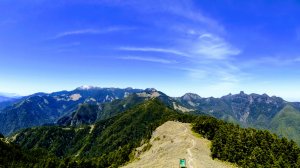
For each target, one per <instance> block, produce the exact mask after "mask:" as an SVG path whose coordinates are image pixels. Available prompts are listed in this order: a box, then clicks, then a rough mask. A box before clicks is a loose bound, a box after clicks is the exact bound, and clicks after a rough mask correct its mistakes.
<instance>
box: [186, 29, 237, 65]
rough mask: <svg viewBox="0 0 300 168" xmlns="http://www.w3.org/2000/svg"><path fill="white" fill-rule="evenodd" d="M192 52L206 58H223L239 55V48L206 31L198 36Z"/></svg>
mask: <svg viewBox="0 0 300 168" xmlns="http://www.w3.org/2000/svg"><path fill="white" fill-rule="evenodd" d="M192 52H193V53H195V54H196V55H199V56H202V57H205V58H207V59H217V60H223V59H228V58H229V57H230V56H235V55H239V54H240V53H241V50H239V49H237V48H235V47H233V46H232V45H231V44H230V43H228V42H227V41H225V40H224V39H222V38H220V37H218V36H216V35H213V34H208V33H206V34H202V35H200V36H199V38H198V40H197V41H196V42H195V45H194V47H193V49H192Z"/></svg>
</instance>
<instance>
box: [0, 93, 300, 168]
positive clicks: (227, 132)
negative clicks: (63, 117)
mask: <svg viewBox="0 0 300 168" xmlns="http://www.w3.org/2000/svg"><path fill="white" fill-rule="evenodd" d="M169 120H176V121H181V122H187V123H192V124H193V130H194V131H195V132H198V133H199V134H201V135H202V136H203V137H205V138H208V139H210V140H212V147H211V151H212V157H213V158H218V159H220V160H226V161H229V162H233V163H236V164H237V165H239V166H241V167H299V165H300V149H299V147H298V146H297V145H296V144H295V143H294V142H293V141H288V140H287V139H286V138H278V137H277V136H276V135H274V134H271V133H269V132H268V131H261V130H255V129H251V128H247V129H245V128H240V127H239V126H237V125H234V124H231V123H226V122H224V121H221V120H218V119H215V118H213V117H208V116H194V115H187V114H182V113H179V112H176V111H174V110H172V109H171V108H169V107H167V106H166V105H165V104H164V103H162V102H161V101H160V100H158V99H151V100H149V101H145V102H144V103H142V104H140V105H137V106H135V107H133V108H131V109H129V110H127V111H126V112H124V113H121V114H119V115H117V116H115V117H112V118H109V119H106V120H102V121H99V122H96V123H95V124H93V125H81V126H76V127H61V126H43V127H35V128H28V129H25V130H22V131H20V132H18V133H17V134H16V135H14V136H13V143H6V142H4V139H3V138H1V139H2V140H1V142H0V154H1V155H0V165H3V166H5V167H119V166H120V165H123V164H125V163H126V162H128V161H129V160H130V159H131V155H132V151H133V150H134V149H135V148H136V147H139V146H140V145H141V144H142V143H145V142H147V140H149V139H150V137H151V135H152V133H153V131H154V130H155V129H156V128H157V127H158V126H160V125H161V124H163V123H164V122H166V121H169ZM11 139H12V137H11Z"/></svg>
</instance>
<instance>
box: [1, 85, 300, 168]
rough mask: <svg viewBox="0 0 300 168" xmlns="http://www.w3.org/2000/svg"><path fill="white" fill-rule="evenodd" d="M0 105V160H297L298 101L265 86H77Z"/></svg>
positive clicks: (80, 163) (72, 163) (165, 163)
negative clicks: (216, 91) (230, 90)
mask: <svg viewBox="0 0 300 168" xmlns="http://www.w3.org/2000/svg"><path fill="white" fill-rule="evenodd" d="M0 107H1V108H0V109H1V110H0V122H1V125H0V131H1V132H2V133H3V134H4V135H5V136H6V137H4V136H2V135H1V137H0V138H1V140H0V156H1V157H0V165H1V166H3V167H122V166H125V167H153V166H154V167H173V165H175V167H177V166H178V164H179V159H180V158H185V159H186V161H187V162H186V164H187V166H188V167H189V168H190V167H194V168H196V167H233V166H235V165H236V166H239V167H260V166H263V167H299V166H300V148H299V146H298V145H299V142H300V129H299V128H300V126H299V123H300V112H299V109H300V103H297V102H287V101H285V100H283V99H282V98H280V97H275V96H272V97H270V96H268V95H266V94H264V95H258V94H250V95H248V94H245V93H244V92H241V93H239V94H235V95H232V94H229V95H226V96H223V97H221V98H213V97H209V98H202V97H200V96H198V95H196V94H192V93H187V94H185V95H183V96H182V97H170V96H168V95H166V94H164V93H163V92H161V91H158V90H156V89H153V88H148V89H133V88H125V89H120V88H100V87H79V88H77V89H75V90H73V91H60V92H54V93H50V94H47V93H36V94H33V95H30V96H26V97H21V98H18V99H13V100H9V101H4V102H1V103H0ZM174 121H176V122H174ZM274 133H275V134H274ZM297 143H298V145H297ZM228 162H230V163H228Z"/></svg>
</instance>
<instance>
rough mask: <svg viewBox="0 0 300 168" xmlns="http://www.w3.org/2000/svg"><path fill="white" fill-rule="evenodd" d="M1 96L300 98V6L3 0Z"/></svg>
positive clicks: (180, 0) (226, 0)
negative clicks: (153, 92)
mask: <svg viewBox="0 0 300 168" xmlns="http://www.w3.org/2000/svg"><path fill="white" fill-rule="evenodd" d="M0 11H1V12H0V13H1V14H0V77H1V78H0V91H1V92H13V93H18V94H22V95H26V94H31V93H34V92H40V91H42V92H53V91H58V90H63V89H66V90H72V89H74V88H76V87H78V86H81V85H96V86H100V87H127V86H130V87H134V88H147V87H155V88H157V89H159V90H161V91H163V92H165V93H167V94H169V95H170V96H181V95H182V94H184V93H185V92H194V93H197V94H199V95H200V96H203V97H207V96H215V97H219V96H222V95H226V94H228V93H238V92H239V91H241V90H244V91H245V92H246V93H252V92H254V93H259V94H262V93H267V94H269V95H277V96H282V97H283V98H285V99H287V100H291V101H300V89H299V84H300V78H299V77H300V68H299V67H300V66H299V64H300V19H299V18H300V2H299V1H296V0H295V1H292V0H286V1H281V0H278V1H275V0H272V1H268V0H265V1H255V0H253V1H239V0H235V1H233V0H223V1H212V0H204V1H196V0H152V1H147V0H126V1H122V0H98V1H97V0H1V2H0Z"/></svg>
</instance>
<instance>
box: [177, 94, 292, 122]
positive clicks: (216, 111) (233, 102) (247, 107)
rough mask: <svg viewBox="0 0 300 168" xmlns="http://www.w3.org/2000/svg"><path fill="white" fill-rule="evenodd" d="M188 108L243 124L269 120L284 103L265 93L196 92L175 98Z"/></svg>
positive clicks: (280, 99)
mask: <svg viewBox="0 0 300 168" xmlns="http://www.w3.org/2000/svg"><path fill="white" fill-rule="evenodd" d="M177 100H178V101H179V102H181V103H182V104H183V105H185V106H186V107H189V108H193V109H194V110H198V111H201V112H204V113H209V114H211V115H213V116H215V117H217V118H223V119H226V118H231V119H233V120H235V121H238V122H240V123H241V124H243V125H245V126H249V125H255V124H262V123H263V122H266V121H270V120H271V118H273V117H274V116H275V115H276V114H277V113H278V112H279V111H280V110H281V109H282V108H283V107H284V106H285V105H286V104H287V102H285V101H284V100H283V99H282V98H279V97H275V96H273V97H269V96H268V95H267V94H263V95H258V94H250V95H248V94H245V93H244V92H243V91H241V92H240V93H239V94H234V95H232V94H229V95H226V96H223V97H221V98H213V97H209V98H201V97H200V96H198V95H196V94H191V93H188V94H185V95H183V96H182V97H180V98H177Z"/></svg>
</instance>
